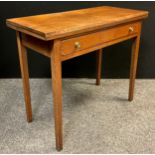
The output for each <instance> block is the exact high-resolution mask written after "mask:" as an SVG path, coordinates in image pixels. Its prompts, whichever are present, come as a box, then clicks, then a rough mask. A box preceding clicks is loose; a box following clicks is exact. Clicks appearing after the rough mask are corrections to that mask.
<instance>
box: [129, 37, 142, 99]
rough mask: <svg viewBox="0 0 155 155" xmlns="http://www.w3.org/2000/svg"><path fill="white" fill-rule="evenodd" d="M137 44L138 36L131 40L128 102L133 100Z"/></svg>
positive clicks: (138, 41)
mask: <svg viewBox="0 0 155 155" xmlns="http://www.w3.org/2000/svg"><path fill="white" fill-rule="evenodd" d="M139 43H140V35H139V36H137V37H136V38H134V39H133V43H132V56H131V67H130V83H129V97H128V100H129V101H132V100H133V95H134V85H135V78H136V70H137V62H138V53H139Z"/></svg>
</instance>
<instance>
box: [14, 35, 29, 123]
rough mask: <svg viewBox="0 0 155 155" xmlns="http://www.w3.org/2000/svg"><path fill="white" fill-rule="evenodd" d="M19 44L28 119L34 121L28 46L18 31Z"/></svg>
mask: <svg viewBox="0 0 155 155" xmlns="http://www.w3.org/2000/svg"><path fill="white" fill-rule="evenodd" d="M17 45H18V54H19V61H20V68H21V75H22V79H23V88H24V98H25V106H26V114H27V121H28V122H31V121H32V108H31V96H30V84H29V71H28V63H27V53H26V48H25V47H24V46H23V44H22V41H21V35H20V33H19V32H17Z"/></svg>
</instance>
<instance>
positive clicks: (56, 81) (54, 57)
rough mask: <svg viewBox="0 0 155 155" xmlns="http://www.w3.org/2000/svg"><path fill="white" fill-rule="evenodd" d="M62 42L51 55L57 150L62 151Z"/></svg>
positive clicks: (55, 45) (56, 43) (56, 45)
mask: <svg viewBox="0 0 155 155" xmlns="http://www.w3.org/2000/svg"><path fill="white" fill-rule="evenodd" d="M59 51H60V41H57V40H55V41H54V49H53V52H52V53H51V73H52V79H51V80H52V90H53V105H54V118H55V136H56V149H57V150H58V151H60V150H62V148H63V142H62V71H61V65H62V64H61V60H60V53H59Z"/></svg>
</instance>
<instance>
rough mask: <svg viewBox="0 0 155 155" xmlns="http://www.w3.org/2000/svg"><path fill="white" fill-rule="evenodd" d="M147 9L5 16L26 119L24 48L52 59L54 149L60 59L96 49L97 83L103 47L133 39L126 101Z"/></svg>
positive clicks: (59, 139)
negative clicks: (11, 33) (14, 43)
mask: <svg viewBox="0 0 155 155" xmlns="http://www.w3.org/2000/svg"><path fill="white" fill-rule="evenodd" d="M147 16H148V12H147V11H138V10H130V9H123V8H115V7H108V6H103V7H96V8H89V9H81V10H75V11H68V12H61V13H54V14H46V15H37V16H30V17H21V18H14V19H8V20H7V22H6V23H7V25H8V26H9V27H11V28H13V29H15V30H16V31H17V43H18V51H19V58H20V66H21V73H22V78H23V86H24V97H25V105H26V112H27V120H28V122H30V121H32V109H31V99H30V86H29V79H28V78H29V74H28V63H27V55H26V47H27V48H30V49H33V50H35V51H37V52H39V53H40V54H42V55H45V56H47V57H49V58H50V59H51V61H50V63H51V75H52V78H51V80H52V90H53V106H54V120H55V136H56V149H57V150H58V151H60V150H62V148H63V133H62V126H63V125H62V61H65V60H68V59H72V58H74V57H78V56H80V55H84V54H87V53H90V52H93V51H95V50H98V51H97V52H96V58H97V59H96V60H97V62H96V71H97V73H96V84H97V85H99V84H100V78H101V67H102V50H101V49H102V48H104V47H107V46H110V45H113V44H116V43H119V42H122V41H125V40H128V39H133V44H132V59H131V68H130V84H129V97H128V99H129V101H132V100H133V93H134V84H135V77H136V69H137V61H138V52H139V43H140V33H141V32H140V30H141V25H142V21H143V19H144V18H146V17H147Z"/></svg>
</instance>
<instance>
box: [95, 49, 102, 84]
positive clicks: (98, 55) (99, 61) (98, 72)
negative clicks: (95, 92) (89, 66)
mask: <svg viewBox="0 0 155 155" xmlns="http://www.w3.org/2000/svg"><path fill="white" fill-rule="evenodd" d="M101 72H102V49H99V50H98V51H97V52H96V85H100V79H101Z"/></svg>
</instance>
